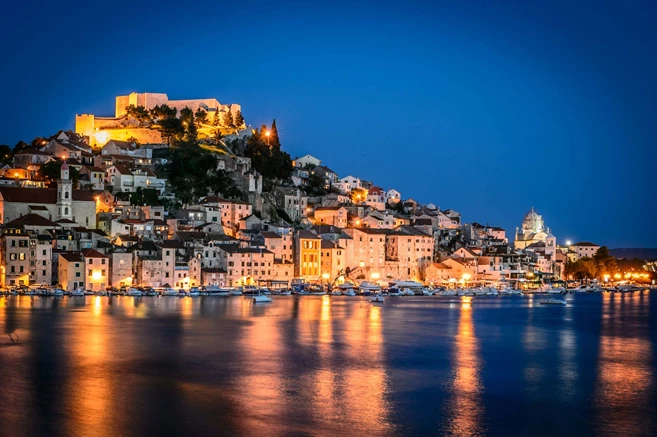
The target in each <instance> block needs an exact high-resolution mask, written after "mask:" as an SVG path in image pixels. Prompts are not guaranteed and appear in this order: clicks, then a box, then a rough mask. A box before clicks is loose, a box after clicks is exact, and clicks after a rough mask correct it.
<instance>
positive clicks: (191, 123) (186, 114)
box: [180, 106, 198, 144]
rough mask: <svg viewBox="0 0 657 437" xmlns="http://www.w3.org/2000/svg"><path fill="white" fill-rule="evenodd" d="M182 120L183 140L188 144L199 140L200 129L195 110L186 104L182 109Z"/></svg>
mask: <svg viewBox="0 0 657 437" xmlns="http://www.w3.org/2000/svg"><path fill="white" fill-rule="evenodd" d="M180 121H181V122H182V126H183V129H184V134H183V138H182V142H183V143H187V144H192V143H195V142H196V141H197V140H198V130H197V128H196V119H195V118H194V112H193V111H192V110H191V109H189V108H188V107H186V106H185V107H184V108H183V109H181V110H180Z"/></svg>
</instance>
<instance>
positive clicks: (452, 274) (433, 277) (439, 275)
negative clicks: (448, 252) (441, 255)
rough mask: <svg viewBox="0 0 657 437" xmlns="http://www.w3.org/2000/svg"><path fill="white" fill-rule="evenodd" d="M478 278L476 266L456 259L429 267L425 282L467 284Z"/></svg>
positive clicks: (449, 259) (448, 259)
mask: <svg viewBox="0 0 657 437" xmlns="http://www.w3.org/2000/svg"><path fill="white" fill-rule="evenodd" d="M476 278H477V269H476V267H475V266H474V265H472V264H470V263H467V262H465V261H463V260H462V259H454V258H447V259H445V260H443V261H441V262H438V263H433V264H431V265H429V266H428V267H427V269H426V273H425V281H426V282H429V283H431V284H450V283H451V284H456V283H460V284H465V283H466V282H467V281H472V280H475V279H476Z"/></svg>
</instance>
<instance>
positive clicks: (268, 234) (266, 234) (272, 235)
mask: <svg viewBox="0 0 657 437" xmlns="http://www.w3.org/2000/svg"><path fill="white" fill-rule="evenodd" d="M260 235H262V236H263V237H265V238H281V236H280V235H278V234H277V233H276V232H273V231H260Z"/></svg>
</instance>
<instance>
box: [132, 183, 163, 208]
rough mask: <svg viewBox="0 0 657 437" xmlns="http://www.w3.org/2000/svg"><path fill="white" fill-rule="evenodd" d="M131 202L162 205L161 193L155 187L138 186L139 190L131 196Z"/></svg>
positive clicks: (133, 203) (140, 204) (141, 204)
mask: <svg viewBox="0 0 657 437" xmlns="http://www.w3.org/2000/svg"><path fill="white" fill-rule="evenodd" d="M130 204H131V205H138V206H144V205H149V206H156V205H161V202H160V196H159V193H158V191H157V190H156V189H155V188H142V187H138V188H137V191H136V192H135V193H132V195H131V196H130Z"/></svg>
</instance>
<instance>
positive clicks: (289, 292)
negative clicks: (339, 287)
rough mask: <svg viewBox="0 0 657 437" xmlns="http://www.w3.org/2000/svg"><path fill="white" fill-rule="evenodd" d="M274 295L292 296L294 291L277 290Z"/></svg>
mask: <svg viewBox="0 0 657 437" xmlns="http://www.w3.org/2000/svg"><path fill="white" fill-rule="evenodd" d="M274 294H275V295H277V296H289V295H291V294H292V290H277V291H274ZM340 294H342V293H340Z"/></svg>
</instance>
